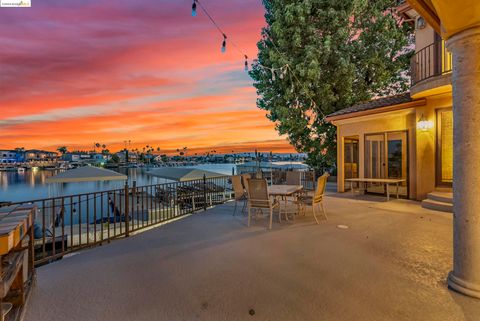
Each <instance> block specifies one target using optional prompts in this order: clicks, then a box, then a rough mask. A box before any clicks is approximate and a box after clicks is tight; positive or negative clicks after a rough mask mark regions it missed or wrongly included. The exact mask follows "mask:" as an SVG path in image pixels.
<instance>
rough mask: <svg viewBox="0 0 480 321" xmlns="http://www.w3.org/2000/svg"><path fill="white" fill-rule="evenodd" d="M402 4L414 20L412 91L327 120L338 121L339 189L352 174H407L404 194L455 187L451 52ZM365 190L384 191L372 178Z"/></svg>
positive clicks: (417, 196) (410, 195) (418, 195)
mask: <svg viewBox="0 0 480 321" xmlns="http://www.w3.org/2000/svg"><path fill="white" fill-rule="evenodd" d="M398 10H399V12H400V13H401V14H403V15H404V16H405V18H406V19H409V20H411V21H415V41H416V43H415V54H414V56H413V57H412V60H411V75H412V86H411V89H410V92H408V93H405V94H400V95H396V96H390V97H384V98H380V99H375V100H371V101H368V102H363V103H359V104H356V105H354V106H351V107H349V108H346V109H343V110H340V111H337V112H335V113H333V114H330V115H328V116H327V120H328V121H330V122H331V123H333V124H334V125H335V126H336V127H337V167H338V177H337V179H338V191H340V192H344V191H346V190H348V189H349V188H350V183H348V182H346V181H345V179H349V178H395V179H405V182H404V183H403V184H402V186H401V188H400V189H401V191H400V194H401V195H403V196H404V197H406V198H410V199H416V200H423V199H425V198H426V197H427V195H428V194H429V193H431V192H432V191H435V190H436V189H439V188H441V189H442V191H451V187H452V181H453V115H452V85H451V70H452V55H451V54H450V53H449V52H448V51H447V49H446V46H445V42H444V40H442V38H441V37H440V36H439V34H438V33H437V32H436V31H435V30H434V29H433V28H432V26H430V25H429V24H428V23H427V22H426V21H425V20H424V18H423V17H421V16H420V15H419V14H418V13H417V12H416V11H415V10H414V9H413V8H412V7H411V6H410V5H409V4H408V3H406V2H405V3H403V4H401V5H400V7H399V8H398ZM392 188H395V187H393V186H392ZM367 191H368V192H372V193H376V192H379V193H383V192H384V190H383V186H375V185H373V184H372V185H371V186H369V187H367Z"/></svg>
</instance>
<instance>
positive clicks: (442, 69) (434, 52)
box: [410, 41, 452, 86]
mask: <svg viewBox="0 0 480 321" xmlns="http://www.w3.org/2000/svg"><path fill="white" fill-rule="evenodd" d="M410 68H411V76H412V86H413V85H415V84H417V83H419V82H420V81H423V80H425V79H429V78H432V77H436V76H440V75H443V74H446V73H449V72H451V71H452V54H451V53H450V52H449V51H448V50H447V47H446V46H445V42H444V41H437V42H434V43H432V44H431V45H428V46H426V47H425V48H423V49H421V50H419V51H418V52H416V53H415V55H414V56H413V57H412V60H411V61H410Z"/></svg>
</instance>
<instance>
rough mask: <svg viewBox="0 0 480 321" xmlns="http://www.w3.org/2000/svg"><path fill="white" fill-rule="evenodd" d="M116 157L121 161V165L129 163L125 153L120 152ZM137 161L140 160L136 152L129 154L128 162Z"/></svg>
mask: <svg viewBox="0 0 480 321" xmlns="http://www.w3.org/2000/svg"><path fill="white" fill-rule="evenodd" d="M116 155H117V156H118V158H119V159H120V162H121V163H125V162H126V161H127V156H126V153H125V151H120V152H118V153H116ZM137 159H138V155H137V154H136V153H135V152H132V151H130V152H128V161H129V162H136V161H137Z"/></svg>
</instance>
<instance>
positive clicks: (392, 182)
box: [345, 178, 407, 202]
mask: <svg viewBox="0 0 480 321" xmlns="http://www.w3.org/2000/svg"><path fill="white" fill-rule="evenodd" d="M406 181H407V180H406V179H401V178H400V179H397V178H347V179H345V182H350V189H351V191H352V193H353V192H354V190H353V183H358V189H359V190H360V184H361V183H363V184H364V190H365V191H366V190H367V184H368V183H376V184H381V185H383V186H384V189H385V190H386V193H387V202H388V201H389V200H390V190H389V188H388V186H389V185H396V187H397V199H398V198H399V185H400V184H401V183H404V182H406Z"/></svg>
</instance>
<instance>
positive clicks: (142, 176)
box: [0, 164, 235, 202]
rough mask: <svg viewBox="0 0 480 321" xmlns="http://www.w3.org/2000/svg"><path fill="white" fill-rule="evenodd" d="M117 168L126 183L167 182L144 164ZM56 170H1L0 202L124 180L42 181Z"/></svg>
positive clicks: (216, 168)
mask: <svg viewBox="0 0 480 321" xmlns="http://www.w3.org/2000/svg"><path fill="white" fill-rule="evenodd" d="M234 167H235V164H203V165H198V166H195V168H198V169H204V170H209V171H213V172H218V173H222V174H228V175H230V174H231V173H232V168H234ZM117 171H119V172H120V173H123V174H127V175H128V182H129V184H132V182H133V181H136V182H137V186H143V185H151V184H160V183H166V182H168V180H165V179H162V178H158V177H154V176H151V175H148V174H147V169H145V168H128V169H127V168H121V169H118V170H117ZM57 173H58V171H51V170H47V171H43V170H38V171H32V170H27V171H25V172H24V173H18V172H16V171H15V172H13V171H12V172H0V202H3V201H5V202H6V201H9V202H21V201H28V200H34V199H41V198H47V197H52V196H64V195H73V194H79V193H89V192H98V191H107V190H111V189H116V188H121V187H122V186H123V184H124V182H123V181H106V182H82V183H63V184H56V183H54V184H47V183H46V182H45V180H46V178H47V177H50V176H53V175H55V174H57Z"/></svg>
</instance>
